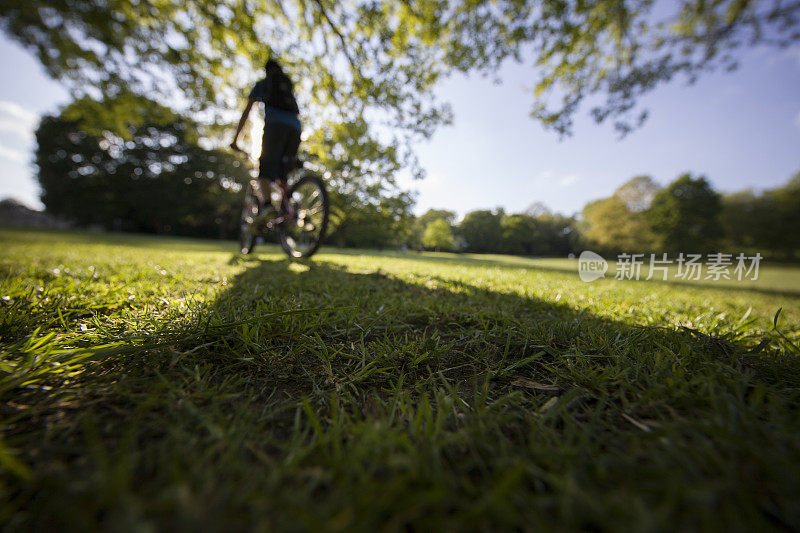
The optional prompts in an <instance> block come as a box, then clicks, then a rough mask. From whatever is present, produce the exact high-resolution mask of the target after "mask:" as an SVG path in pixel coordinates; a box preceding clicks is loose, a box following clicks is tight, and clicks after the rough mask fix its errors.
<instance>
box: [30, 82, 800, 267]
mask: <svg viewBox="0 0 800 533" xmlns="http://www.w3.org/2000/svg"><path fill="white" fill-rule="evenodd" d="M122 108H124V109H122ZM130 114H136V115H137V116H139V117H140V119H139V120H138V121H137V122H136V123H130V122H128V123H126V124H125V126H124V127H122V126H120V125H116V126H115V127H113V128H112V129H111V130H107V129H104V128H103V127H102V124H105V123H108V122H109V121H113V120H114V118H115V117H118V116H124V115H130ZM112 131H118V132H121V134H117V133H112ZM312 135H313V136H315V139H313V140H312V141H313V142H311V143H309V145H310V146H312V147H313V149H312V155H314V156H315V165H316V167H317V170H318V171H319V172H321V173H323V174H324V175H325V176H326V178H327V182H328V185H329V188H330V192H331V200H332V208H333V209H332V214H331V224H330V231H329V234H328V238H327V240H328V244H332V245H336V246H340V247H358V248H386V247H395V248H397V247H404V248H411V249H415V250H421V249H427V250H439V251H458V252H461V251H463V252H476V253H507V254H518V255H534V256H566V255H568V254H570V253H580V251H582V250H584V249H591V250H594V251H597V252H601V253H605V254H615V253H620V252H627V253H637V252H669V253H677V252H687V253H697V252H711V251H725V250H729V251H736V252H738V251H759V252H761V253H762V254H764V255H769V256H771V257H776V258H787V259H791V258H794V257H795V254H796V253H797V252H798V250H800V173H798V174H797V175H795V176H794V177H793V178H792V179H791V180H789V181H788V183H786V184H785V185H783V186H781V187H777V188H774V189H769V190H765V191H763V192H760V193H756V192H753V191H743V192H738V193H734V194H720V193H719V192H717V191H715V190H714V189H713V188H712V187H711V185H710V183H709V182H708V181H707V180H706V179H705V178H704V177H693V176H691V175H690V174H684V175H682V176H679V177H678V178H677V179H676V180H675V181H673V182H672V183H670V184H669V185H667V186H666V187H663V188H662V187H660V186H659V185H658V184H657V183H656V182H655V181H653V179H652V178H650V177H648V176H637V177H635V178H633V179H631V180H629V181H628V182H626V183H625V184H623V185H622V186H620V187H619V188H618V189H617V190H616V191H614V193H613V194H612V195H611V196H609V197H608V198H602V199H599V200H595V201H593V202H590V203H589V204H587V205H586V206H585V207H584V208H583V210H582V211H581V212H580V213H578V214H576V215H574V216H564V215H560V214H557V213H553V212H551V211H549V210H548V209H547V208H546V207H545V206H543V205H542V204H538V203H537V204H533V205H532V206H531V207H530V208H529V209H527V210H526V211H525V212H523V213H513V214H509V213H506V212H505V211H504V210H503V209H495V210H493V211H492V210H486V209H481V210H476V211H471V212H469V213H467V214H466V215H465V216H464V218H463V219H461V220H460V221H458V220H457V217H456V213H455V212H453V211H447V210H441V209H431V210H429V211H428V212H426V213H425V214H423V215H421V216H418V217H417V216H414V215H413V207H414V202H415V199H414V197H413V195H412V194H410V193H409V192H407V191H403V190H401V189H400V188H399V187H398V186H397V185H396V182H395V179H394V177H393V176H394V175H395V174H396V172H397V171H398V170H399V168H400V166H401V165H400V162H399V161H398V159H397V154H396V147H394V146H392V145H381V144H380V143H377V142H375V141H374V140H373V139H371V138H370V137H369V136H368V135H366V125H365V124H363V123H349V124H347V125H340V126H337V127H336V128H332V129H322V130H317V131H315V132H314V133H313V134H312ZM36 137H37V142H38V147H37V151H36V164H37V166H38V168H39V173H38V179H39V184H40V185H41V189H42V197H41V198H42V202H43V203H44V205H45V208H46V210H47V212H48V213H49V214H51V215H54V216H56V217H58V218H60V219H64V220H69V221H71V222H73V223H74V224H76V225H79V226H99V227H103V228H106V229H108V230H116V231H132V232H144V233H162V234H172V235H193V236H200V237H215V238H228V239H231V238H235V237H236V235H237V232H238V220H239V211H240V207H241V201H242V194H243V192H242V191H243V187H242V185H243V184H245V183H246V182H247V180H249V179H250V176H251V170H252V169H251V168H250V166H249V164H248V162H247V161H246V160H245V159H244V158H242V157H240V156H238V155H235V154H232V153H230V152H227V151H224V150H218V149H213V148H208V147H204V146H201V144H202V143H201V142H200V140H199V139H200V136H199V134H198V125H197V124H195V123H193V122H192V121H190V120H188V119H187V118H185V117H183V116H181V115H177V114H175V113H174V112H172V111H171V110H169V109H167V108H165V107H163V106H161V105H159V104H157V103H155V102H153V101H150V100H147V99H143V98H138V97H131V96H130V95H128V96H127V97H124V98H116V99H111V100H107V101H105V102H100V103H98V102H94V101H91V100H89V99H84V100H79V101H76V102H73V103H72V104H70V105H69V106H67V107H65V108H64V109H63V110H62V112H61V114H60V115H59V116H47V117H44V118H43V119H42V121H41V123H40V125H39V128H38V130H37V133H36Z"/></svg>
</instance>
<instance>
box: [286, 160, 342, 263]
mask: <svg viewBox="0 0 800 533" xmlns="http://www.w3.org/2000/svg"><path fill="white" fill-rule="evenodd" d="M286 195H287V197H288V199H289V202H290V203H291V205H292V207H293V208H294V212H295V216H294V217H293V218H290V219H289V220H286V221H285V222H284V223H283V224H281V225H280V226H279V228H278V235H279V236H280V240H281V246H282V247H283V250H284V251H285V252H286V253H287V254H288V255H289V257H295V258H303V257H311V256H312V255H314V252H316V251H317V249H318V248H319V245H320V243H321V242H322V239H323V238H324V237H325V231H326V230H327V229H328V214H329V211H330V202H329V200H328V191H327V190H326V189H325V184H324V183H323V181H322V180H321V179H320V178H319V177H318V176H314V175H311V174H307V175H305V176H303V177H302V178H300V179H299V180H297V181H296V182H295V183H294V184H293V185H292V186H291V187H289V190H288V191H287V192H286Z"/></svg>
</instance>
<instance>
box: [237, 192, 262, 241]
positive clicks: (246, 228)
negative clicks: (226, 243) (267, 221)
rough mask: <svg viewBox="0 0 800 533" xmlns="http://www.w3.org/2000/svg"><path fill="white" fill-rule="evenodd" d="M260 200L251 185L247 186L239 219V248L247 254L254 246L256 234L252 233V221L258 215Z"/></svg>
mask: <svg viewBox="0 0 800 533" xmlns="http://www.w3.org/2000/svg"><path fill="white" fill-rule="evenodd" d="M259 210H260V202H259V201H258V197H257V196H256V194H255V192H254V191H253V187H252V185H248V186H247V191H246V192H245V196H244V205H242V215H241V218H240V220H239V249H240V251H241V252H242V253H243V254H249V253H251V252H252V251H253V248H255V246H256V237H257V235H256V234H255V233H253V228H252V225H253V221H254V220H255V218H256V217H257V216H258V213H259Z"/></svg>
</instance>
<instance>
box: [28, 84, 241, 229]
mask: <svg viewBox="0 0 800 533" xmlns="http://www.w3.org/2000/svg"><path fill="white" fill-rule="evenodd" d="M138 103H139V105H140V108H141V109H143V110H145V109H146V110H149V111H150V112H149V113H148V114H147V115H146V117H147V118H144V119H143V120H142V123H141V125H140V126H136V127H133V126H131V127H130V128H129V131H128V137H129V140H127V141H126V140H125V139H123V138H122V137H119V136H117V135H114V134H112V133H111V132H108V131H106V132H105V133H104V134H103V135H102V136H95V135H92V134H89V133H87V132H86V131H85V129H84V128H83V125H82V123H81V121H80V120H67V119H65V118H63V117H64V116H75V115H81V114H85V111H84V110H83V109H82V106H83V104H84V102H83V101H78V102H74V103H73V104H71V105H69V106H67V108H65V109H64V111H63V113H62V116H59V117H49V116H48V117H44V118H43V119H42V121H41V123H40V125H39V128H38V130H37V132H36V139H37V149H36V164H37V166H38V168H39V172H38V180H39V184H40V186H41V188H42V196H41V198H42V203H44V205H45V208H46V210H47V212H49V213H51V214H54V215H56V216H59V217H62V218H65V219H69V220H72V221H74V222H76V223H78V224H80V225H100V226H103V227H106V228H108V229H117V230H125V231H137V232H148V233H169V234H176V235H202V236H209V237H220V238H222V237H227V238H232V237H235V236H236V233H237V231H238V214H239V210H240V208H241V199H240V193H238V192H237V191H240V190H241V185H240V184H241V183H242V182H244V181H246V180H247V179H249V174H248V170H247V167H246V166H245V165H244V164H243V162H242V161H240V160H239V159H238V158H237V157H235V156H233V155H231V154H229V153H226V152H221V151H219V150H206V149H203V148H201V147H200V146H198V144H197V135H196V133H195V131H194V125H193V124H192V123H191V122H190V121H187V120H186V119H184V118H182V117H179V116H177V115H174V114H172V113H170V112H169V111H168V110H166V109H165V108H163V107H161V106H159V105H158V104H156V103H154V102H149V101H145V100H140V101H139V102H138ZM114 106H115V102H114V101H113V100H111V101H108V102H107V107H108V108H110V109H113V108H114Z"/></svg>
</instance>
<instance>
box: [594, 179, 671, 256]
mask: <svg viewBox="0 0 800 533" xmlns="http://www.w3.org/2000/svg"><path fill="white" fill-rule="evenodd" d="M658 190H659V187H658V185H657V184H656V183H655V182H654V181H653V180H652V178H650V177H648V176H637V177H635V178H632V179H630V180H628V181H627V182H625V183H623V184H622V185H621V186H619V187H618V188H617V190H616V191H614V194H613V195H612V196H611V197H610V198H603V199H601V200H595V201H594V202H590V203H588V204H586V206H585V207H584V208H583V220H582V223H581V225H582V232H581V233H582V235H581V236H582V238H583V240H584V244H585V245H586V246H587V247H590V248H592V249H596V250H598V251H602V252H607V253H617V252H629V253H630V252H643V251H647V250H651V249H652V248H653V246H654V244H655V235H653V232H652V230H651V228H650V221H649V219H648V218H647V216H646V215H645V212H646V210H647V209H648V208H649V207H650V205H651V204H652V201H653V198H654V197H655V195H656V194H657V193H658Z"/></svg>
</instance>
